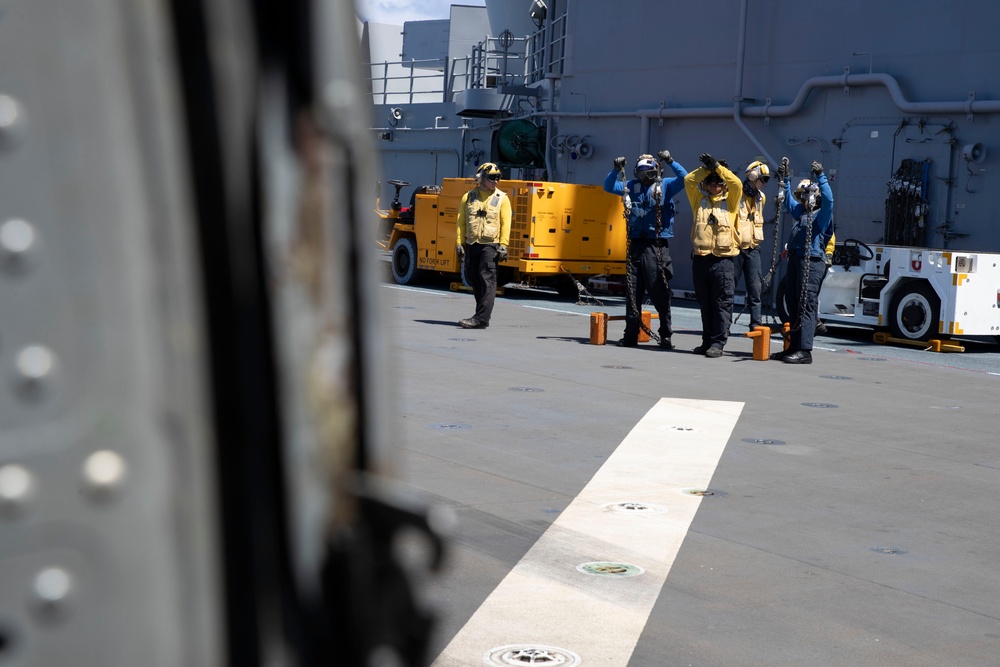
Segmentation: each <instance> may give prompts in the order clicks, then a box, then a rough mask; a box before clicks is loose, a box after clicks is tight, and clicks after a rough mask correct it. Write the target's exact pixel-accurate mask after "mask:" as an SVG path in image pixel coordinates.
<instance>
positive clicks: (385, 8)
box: [354, 0, 485, 25]
mask: <svg viewBox="0 0 1000 667" xmlns="http://www.w3.org/2000/svg"><path fill="white" fill-rule="evenodd" d="M354 2H355V5H356V6H357V10H358V17H359V18H360V19H361V20H362V21H371V22H372V23H390V24H393V25H403V23H405V22H406V21H421V20H424V19H446V18H448V17H449V16H450V15H451V10H450V7H451V5H453V4H455V5H474V6H478V7H482V6H483V5H484V4H485V0H354Z"/></svg>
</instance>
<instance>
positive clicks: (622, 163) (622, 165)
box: [615, 157, 625, 171]
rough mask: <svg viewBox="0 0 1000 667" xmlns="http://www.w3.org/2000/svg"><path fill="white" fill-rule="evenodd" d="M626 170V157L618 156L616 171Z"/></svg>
mask: <svg viewBox="0 0 1000 667" xmlns="http://www.w3.org/2000/svg"><path fill="white" fill-rule="evenodd" d="M624 170H625V158H624V157H616V158H615V171H624Z"/></svg>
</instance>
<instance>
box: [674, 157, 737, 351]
mask: <svg viewBox="0 0 1000 667" xmlns="http://www.w3.org/2000/svg"><path fill="white" fill-rule="evenodd" d="M700 159H701V163H702V164H703V165H704V166H702V167H698V168H697V169H695V170H694V171H692V172H691V173H690V174H688V175H687V176H685V177H684V189H685V190H686V191H687V195H688V200H689V201H690V202H691V212H692V214H693V216H694V224H693V225H692V226H691V246H692V251H691V270H692V273H693V276H694V295H695V298H696V299H697V300H698V307H699V308H700V310H701V345H699V346H698V347H696V348H694V352H695V354H704V355H705V356H706V357H708V358H709V359H716V358H718V357H721V356H722V348H723V347H725V346H726V341H727V340H728V339H729V325H730V324H731V323H732V319H733V294H734V292H735V291H736V278H735V273H734V270H733V257H735V256H736V255H738V254H740V235H739V230H738V229H737V227H736V219H737V211H738V209H739V206H740V199H741V198H742V197H743V184H742V183H741V182H740V178H739V176H737V175H736V174H734V173H733V172H731V171H729V169H728V168H727V167H725V166H724V165H721V164H719V161H718V160H716V159H715V158H714V157H712V156H711V155H709V154H708V153H703V154H702V155H701V158H700Z"/></svg>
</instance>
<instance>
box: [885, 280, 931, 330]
mask: <svg viewBox="0 0 1000 667" xmlns="http://www.w3.org/2000/svg"><path fill="white" fill-rule="evenodd" d="M940 310H941V299H940V298H938V295H937V294H936V293H935V292H934V288H932V287H931V286H930V285H929V284H927V283H926V282H924V281H922V280H920V281H916V282H911V283H909V284H906V285H903V286H901V287H900V288H899V289H897V290H896V293H895V294H893V296H892V301H891V302H890V304H889V313H888V315H889V331H890V332H891V333H892V335H893V336H895V337H896V338H906V339H907V340H930V339H931V338H934V337H935V336H937V335H938V324H939V323H940V321H941V320H940V315H939V313H940Z"/></svg>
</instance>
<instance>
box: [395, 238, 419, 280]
mask: <svg viewBox="0 0 1000 667" xmlns="http://www.w3.org/2000/svg"><path fill="white" fill-rule="evenodd" d="M419 273H420V272H419V270H418V269H417V243H416V241H415V240H413V239H412V238H410V237H407V236H404V237H403V238H401V239H399V240H398V241H396V245H394V246H393V247H392V278H393V280H395V281H396V282H397V283H399V284H400V285H409V284H410V283H413V282H414V281H416V279H417V276H419Z"/></svg>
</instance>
